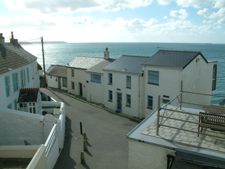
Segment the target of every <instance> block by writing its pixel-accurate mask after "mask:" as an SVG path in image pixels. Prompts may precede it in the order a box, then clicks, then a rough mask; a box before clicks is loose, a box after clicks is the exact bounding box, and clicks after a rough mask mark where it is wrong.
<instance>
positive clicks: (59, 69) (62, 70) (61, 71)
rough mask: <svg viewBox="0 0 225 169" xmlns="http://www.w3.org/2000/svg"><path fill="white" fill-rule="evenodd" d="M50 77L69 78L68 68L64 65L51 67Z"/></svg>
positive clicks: (48, 71) (48, 73)
mask: <svg viewBox="0 0 225 169" xmlns="http://www.w3.org/2000/svg"><path fill="white" fill-rule="evenodd" d="M47 75H49V76H60V77H67V66H63V65H51V66H50V67H49V69H48V70H47Z"/></svg>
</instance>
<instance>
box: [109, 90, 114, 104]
mask: <svg viewBox="0 0 225 169" xmlns="http://www.w3.org/2000/svg"><path fill="white" fill-rule="evenodd" d="M112 99H113V96H112V91H111V90H109V101H110V102H112Z"/></svg>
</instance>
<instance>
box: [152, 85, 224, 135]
mask: <svg viewBox="0 0 225 169" xmlns="http://www.w3.org/2000/svg"><path fill="white" fill-rule="evenodd" d="M183 93H189V94H195V95H196V94H197V95H204V96H210V97H211V96H214V97H224V98H225V96H218V95H210V94H202V93H195V92H188V91H183V90H182V84H181V92H180V93H179V94H178V95H177V96H175V97H174V98H173V99H172V100H171V101H170V102H168V103H166V104H165V105H163V106H162V107H161V104H160V101H161V97H160V96H158V112H157V126H156V135H159V128H160V127H161V126H163V127H168V128H173V129H176V130H179V131H180V130H182V131H186V132H191V133H195V134H197V135H199V134H202V135H207V136H211V137H216V138H220V139H225V137H220V136H216V135H211V134H207V133H203V132H199V127H205V128H214V129H216V130H221V131H225V127H223V126H217V125H212V124H206V123H202V122H201V121H200V118H202V117H203V115H200V114H199V112H196V113H190V112H186V111H184V110H182V106H183V104H189V105H197V106H204V105H200V104H194V103H188V102H184V101H183ZM175 100H178V105H176V106H174V105H173V106H174V109H168V108H167V107H168V105H172V104H171V103H172V102H173V101H175ZM178 108H180V110H178ZM175 112H176V113H180V114H187V115H189V116H190V117H193V118H194V119H195V120H194V121H190V120H183V119H180V118H175V117H172V115H173V114H174V113H175ZM166 113H167V114H169V115H168V116H166V115H165V114H166ZM196 118H197V119H196ZM210 119H212V120H218V119H219V118H218V117H210ZM167 120H175V121H181V122H184V123H192V124H195V125H196V126H197V127H196V131H192V130H187V129H183V128H180V127H174V126H169V125H166V124H165V122H166V121H167ZM224 135H225V132H224Z"/></svg>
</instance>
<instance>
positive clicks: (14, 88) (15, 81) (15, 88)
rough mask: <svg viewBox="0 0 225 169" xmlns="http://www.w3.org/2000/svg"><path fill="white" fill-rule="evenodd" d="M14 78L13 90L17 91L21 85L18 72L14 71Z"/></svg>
mask: <svg viewBox="0 0 225 169" xmlns="http://www.w3.org/2000/svg"><path fill="white" fill-rule="evenodd" d="M12 78H13V92H16V91H17V90H18V89H19V87H18V74H17V73H13V75H12Z"/></svg>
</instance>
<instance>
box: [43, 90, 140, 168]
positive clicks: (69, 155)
mask: <svg viewBox="0 0 225 169" xmlns="http://www.w3.org/2000/svg"><path fill="white" fill-rule="evenodd" d="M41 90H42V91H44V92H45V93H47V94H48V95H50V96H51V97H53V98H54V99H55V100H57V101H62V102H64V103H65V108H66V132H65V143H64V148H63V150H62V151H61V154H60V156H59V158H58V161H57V163H56V165H55V167H54V169H63V168H64V169H72V168H77V169H83V168H86V169H88V168H97V169H105V168H107V169H111V168H112V169H115V168H117V169H120V168H121V169H127V168H128V141H127V139H126V135H127V134H128V133H129V132H130V131H131V130H132V129H133V128H134V127H135V126H136V125H138V123H139V122H140V120H138V119H135V118H133V117H129V116H127V115H124V114H122V113H116V112H113V111H111V110H107V109H106V108H104V107H102V106H99V105H96V104H93V103H90V102H87V101H85V99H83V98H79V97H76V96H74V95H70V94H68V93H65V92H62V91H56V90H52V89H48V88H41ZM80 123H82V130H83V133H86V135H87V138H88V143H87V148H88V151H84V157H85V162H86V164H81V152H82V151H83V140H84V138H83V134H81V133H80Z"/></svg>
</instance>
